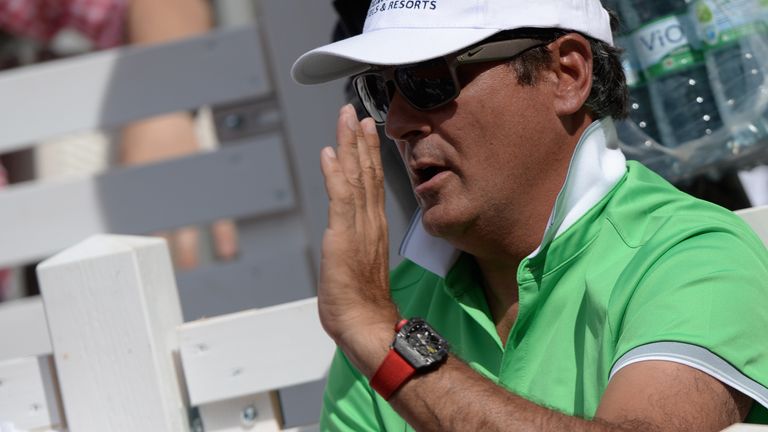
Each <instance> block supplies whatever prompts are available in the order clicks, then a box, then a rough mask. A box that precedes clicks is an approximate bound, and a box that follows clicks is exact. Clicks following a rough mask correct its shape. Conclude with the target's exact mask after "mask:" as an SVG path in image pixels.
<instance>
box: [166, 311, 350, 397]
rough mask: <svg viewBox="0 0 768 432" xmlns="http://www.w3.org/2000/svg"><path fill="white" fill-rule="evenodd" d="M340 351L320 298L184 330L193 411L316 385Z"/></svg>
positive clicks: (182, 338)
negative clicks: (326, 328)
mask: <svg viewBox="0 0 768 432" xmlns="http://www.w3.org/2000/svg"><path fill="white" fill-rule="evenodd" d="M334 349H335V345H334V344H333V341H331V339H330V338H329V337H328V336H327V335H326V334H325V332H324V331H323V329H322V327H321V325H320V319H319V317H318V315H317V299H315V298H312V299H307V300H302V301H297V302H293V303H289V304H284V305H280V306H275V307H271V308H265V309H258V310H252V311H245V312H240V313H237V314H230V315H226V316H223V317H217V318H212V319H207V320H200V321H196V322H192V323H187V324H184V325H183V326H181V327H180V328H179V352H180V353H181V359H182V363H183V365H184V374H185V376H186V381H187V388H188V390H189V396H190V400H191V403H192V405H204V404H209V403H212V402H217V401H223V400H227V399H232V398H237V397H242V396H246V395H249V394H255V393H263V392H266V391H270V390H275V389H278V388H281V387H287V386H291V385H295V384H300V383H304V382H309V381H316V380H318V379H320V378H322V377H323V376H325V374H326V373H327V370H328V367H329V366H330V362H331V358H332V357H333V352H334Z"/></svg>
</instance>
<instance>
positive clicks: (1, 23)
mask: <svg viewBox="0 0 768 432" xmlns="http://www.w3.org/2000/svg"><path fill="white" fill-rule="evenodd" d="M211 26H212V17H211V10H210V5H209V3H208V1H207V0H162V1H157V0H0V69H7V68H11V67H18V66H23V65H25V64H31V63H37V62H41V61H47V60H52V59H55V58H58V57H60V56H61V55H60V54H58V53H57V52H56V50H55V49H54V48H53V47H52V45H53V44H54V42H55V40H56V37H57V36H58V35H59V34H60V33H62V32H63V31H74V32H76V34H78V35H79V36H81V37H82V38H84V40H85V44H86V45H90V49H91V50H101V49H109V48H114V47H118V46H121V45H127V44H143V45H146V44H156V43H165V42H171V41H174V40H178V39H183V38H188V37H191V36H194V35H197V34H200V33H204V32H206V31H208V30H209V29H210V28H211ZM118 141H119V144H118V147H119V151H118V152H117V153H118V162H119V163H121V164H125V165H136V164H143V163H149V162H155V161H161V160H164V159H168V158H174V157H179V156H183V155H188V154H192V153H195V152H197V151H199V150H200V143H199V142H198V138H197V136H196V130H195V118H194V113H189V112H179V113H171V114H165V115H161V116H157V117H154V118H151V119H146V120H142V121H139V122H136V123H133V124H130V125H127V126H125V127H124V128H123V129H122V130H121V131H120V132H119V137H118ZM9 159H11V160H13V161H18V160H26V159H28V157H21V158H19V157H13V158H9ZM11 164H12V165H25V163H22V164H18V163H13V162H12V163H11ZM26 165H29V164H28V163H27V164H26ZM10 169H11V172H10V176H11V179H12V180H16V181H23V180H28V179H30V177H31V175H34V174H33V173H32V174H30V173H29V172H27V173H23V172H22V173H14V172H13V171H14V170H13V166H11V168H10ZM20 171H32V170H30V169H26V170H20ZM2 174H4V171H0V175H2ZM2 180H3V178H0V184H2ZM211 228H212V234H213V243H214V250H215V255H216V256H217V257H219V258H221V259H229V258H232V257H234V256H235V255H236V253H237V239H236V234H235V227H234V224H233V223H232V222H231V221H218V222H215V223H214V224H213V225H212V227H211ZM161 234H162V235H164V236H165V237H166V239H167V240H168V241H169V246H170V248H171V252H172V255H173V257H174V263H175V264H176V266H177V267H179V268H181V269H189V268H193V267H195V266H197V264H198V261H199V258H198V251H199V245H198V242H199V237H200V233H199V230H198V229H197V228H196V227H185V228H180V229H178V230H176V231H174V232H173V233H161ZM26 275H27V277H26V279H27V285H28V286H27V291H28V292H27V294H36V293H37V292H38V289H37V286H36V281H35V277H34V270H33V269H32V268H30V269H29V270H28V271H26ZM6 276H7V272H0V286H3V285H4V281H6V280H7V277H6ZM3 292H4V289H2V288H0V299H2V298H3V295H2V293H3Z"/></svg>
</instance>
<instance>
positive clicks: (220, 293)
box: [176, 243, 316, 321]
mask: <svg viewBox="0 0 768 432" xmlns="http://www.w3.org/2000/svg"><path fill="white" fill-rule="evenodd" d="M280 246H281V245H279V244H275V243H266V244H264V249H265V250H268V249H271V252H272V253H271V254H270V255H267V256H261V257H255V258H254V254H249V255H244V256H242V257H241V258H240V259H238V260H237V261H234V262H230V263H222V264H214V265H210V266H206V267H203V268H200V269H198V270H194V271H188V272H183V273H179V274H178V275H177V276H176V280H177V281H178V285H179V297H180V298H181V306H182V310H183V311H184V321H192V320H195V319H199V318H203V317H212V316H218V315H224V314H228V313H233V312H240V311H243V310H246V309H253V308H257V307H258V308H263V307H268V306H275V305H279V304H282V303H288V302H291V301H296V300H302V299H305V298H308V297H314V296H315V295H316V292H315V288H314V286H315V284H314V282H313V278H312V271H311V268H310V264H309V257H308V253H307V251H306V249H298V250H290V249H287V250H286V249H284V248H281V247H280Z"/></svg>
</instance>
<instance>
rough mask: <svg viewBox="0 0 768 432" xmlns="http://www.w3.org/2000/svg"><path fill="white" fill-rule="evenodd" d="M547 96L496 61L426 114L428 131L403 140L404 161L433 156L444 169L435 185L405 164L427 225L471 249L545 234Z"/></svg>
mask: <svg viewBox="0 0 768 432" xmlns="http://www.w3.org/2000/svg"><path fill="white" fill-rule="evenodd" d="M547 98H548V94H547V91H546V87H539V86H535V87H524V86H520V85H519V84H518V83H517V79H516V77H515V75H514V72H513V71H512V70H511V69H510V68H509V67H508V66H507V65H504V64H501V65H496V66H494V67H491V68H488V69H486V70H484V71H483V72H481V73H479V74H477V75H476V76H475V77H474V79H473V80H472V81H471V82H470V83H469V84H468V85H466V86H465V87H464V89H463V90H462V94H461V95H460V96H459V98H457V99H456V101H454V102H453V103H452V104H450V105H449V106H448V107H446V108H444V109H441V110H438V111H439V112H435V113H433V114H431V115H430V119H432V122H431V125H430V126H431V133H430V134H429V135H428V136H424V137H423V138H422V139H420V140H418V141H416V142H412V143H408V144H405V145H403V144H402V143H401V151H403V152H404V153H403V154H404V160H405V161H406V163H408V162H409V161H414V160H416V161H418V160H434V161H437V162H439V163H440V164H443V165H445V166H446V167H447V168H448V169H447V171H446V172H443V173H440V174H439V177H438V176H436V177H435V178H434V179H433V180H432V181H431V184H429V186H432V187H424V185H423V183H422V184H419V181H420V180H423V179H419V177H418V175H416V174H415V173H414V172H413V171H412V170H410V169H409V174H410V175H411V180H412V183H414V190H415V193H416V197H417V200H418V202H419V205H420V206H421V208H422V211H423V215H422V222H423V224H424V228H425V229H426V230H427V232H429V233H430V234H432V235H435V236H438V237H442V238H445V239H447V240H448V241H450V242H451V243H453V244H454V245H455V246H457V247H459V249H462V250H465V251H468V252H471V251H470V250H468V249H476V248H478V247H483V246H479V245H490V244H491V243H489V242H500V243H504V244H508V243H521V242H522V241H523V239H522V238H521V237H531V238H536V237H537V234H532V232H536V231H541V232H542V233H543V229H544V226H545V225H546V218H547V215H548V211H549V210H550V209H551V203H552V202H554V197H551V198H549V197H546V196H544V195H552V193H551V190H552V188H551V187H548V186H547V185H549V184H551V179H550V178H549V177H551V174H552V173H550V172H549V169H548V168H549V165H548V164H549V163H550V161H551V159H553V158H554V159H557V156H558V155H557V154H553V152H555V151H556V150H557V140H556V139H554V138H553V137H554V134H553V132H554V130H555V129H556V128H555V125H553V122H556V121H557V117H556V116H554V114H553V113H551V108H550V107H551V101H549V100H548V99H547ZM556 190H559V186H558V189H556ZM554 195H556V191H555V194H554ZM543 198H546V199H543ZM542 201H547V202H548V203H544V204H543V205H542V203H541V202H542ZM542 206H543V207H544V208H546V210H545V211H542V210H541V209H542ZM542 212H544V213H546V214H545V215H544V217H543V218H542V216H541V214H542ZM542 219H543V221H542ZM539 222H541V223H539ZM538 239H539V240H540V236H539V237H538ZM525 243H530V240H525ZM537 244H538V243H535V245H537ZM535 245H534V246H533V247H534V248H535ZM526 247H527V246H526Z"/></svg>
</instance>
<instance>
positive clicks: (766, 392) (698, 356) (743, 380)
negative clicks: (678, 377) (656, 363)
mask: <svg viewBox="0 0 768 432" xmlns="http://www.w3.org/2000/svg"><path fill="white" fill-rule="evenodd" d="M648 360H661V361H670V362H674V363H680V364H684V365H686V366H689V367H692V368H694V369H697V370H700V371H702V372H704V373H705V374H707V375H709V376H711V377H713V378H715V379H717V380H718V381H720V382H722V383H724V384H727V385H728V386H730V387H732V388H734V389H736V390H738V391H740V392H741V393H744V394H745V395H747V396H749V397H750V398H752V399H753V400H754V401H755V402H757V403H759V404H760V405H762V406H764V407H765V408H768V388H766V387H765V386H763V385H762V384H760V383H758V382H757V381H755V380H753V379H751V378H749V377H748V376H746V375H744V374H743V373H741V372H740V371H739V370H738V369H736V368H734V367H733V366H731V365H730V364H729V363H728V362H726V361H725V360H723V359H722V358H720V357H718V356H717V355H716V354H714V353H713V352H711V351H709V350H708V349H706V348H702V347H700V346H697V345H691V344H687V343H682V342H656V343H651V344H647V345H642V346H639V347H637V348H635V349H633V350H631V351H629V352H628V353H626V354H624V355H623V356H621V358H620V359H619V360H618V361H616V363H615V364H614V365H613V368H612V369H611V375H610V377H609V378H608V379H609V380H610V379H611V378H613V376H614V375H615V374H616V372H618V371H619V370H621V369H622V368H623V367H625V366H629V365H631V364H634V363H639V362H642V361H648Z"/></svg>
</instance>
